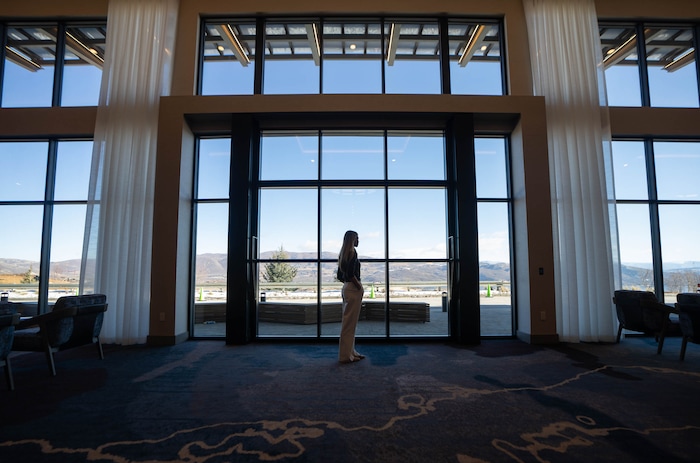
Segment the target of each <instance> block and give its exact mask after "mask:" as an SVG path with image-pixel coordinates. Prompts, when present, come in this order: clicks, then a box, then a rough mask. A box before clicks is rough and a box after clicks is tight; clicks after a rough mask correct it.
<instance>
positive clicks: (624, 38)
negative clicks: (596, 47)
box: [600, 25, 642, 106]
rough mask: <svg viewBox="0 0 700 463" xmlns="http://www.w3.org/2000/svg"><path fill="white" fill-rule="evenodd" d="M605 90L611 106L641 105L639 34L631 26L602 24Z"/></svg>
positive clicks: (601, 39) (601, 38) (601, 40)
mask: <svg viewBox="0 0 700 463" xmlns="http://www.w3.org/2000/svg"><path fill="white" fill-rule="evenodd" d="M600 42H601V45H602V48H603V50H602V51H603V68H604V69H605V87H606V92H607V97H608V105H610V106H641V104H642V92H641V90H640V86H639V62H638V59H637V58H638V56H637V33H636V29H635V28H634V27H632V26H620V25H601V26H600Z"/></svg>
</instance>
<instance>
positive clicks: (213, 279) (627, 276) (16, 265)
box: [0, 251, 700, 287]
mask: <svg viewBox="0 0 700 463" xmlns="http://www.w3.org/2000/svg"><path fill="white" fill-rule="evenodd" d="M287 254H288V256H289V259H290V260H296V261H299V260H301V261H303V260H311V261H313V260H314V259H315V258H316V255H315V253H297V252H287ZM321 258H322V259H323V260H327V261H329V262H328V263H327V264H325V265H323V266H322V268H323V270H322V271H323V272H324V274H326V273H327V274H328V275H333V273H334V272H335V265H334V264H333V262H334V261H335V259H337V254H335V253H323V254H322V255H321ZM260 259H261V260H263V261H264V260H271V259H273V252H272V251H269V252H264V253H261V255H260ZM360 260H361V261H368V260H369V258H368V257H366V256H360ZM80 262H81V261H80V259H71V260H65V261H60V262H53V263H52V264H51V273H52V282H76V281H78V279H79V277H80ZM226 262H227V256H226V254H200V255H198V256H197V262H196V272H197V284H217V283H223V282H225V281H226ZM263 266H264V263H261V265H260V269H261V272H262V269H263ZM294 266H295V267H296V269H297V275H296V278H295V281H296V282H299V283H315V282H316V270H317V269H316V264H315V263H314V262H296V263H294ZM665 267H666V269H667V272H666V273H667V274H670V273H673V272H679V271H685V272H691V273H693V272H694V273H696V274H698V275H700V262H697V261H694V262H683V263H666V264H665ZM446 268H447V267H446V263H445V262H395V263H392V264H391V265H390V274H391V278H392V279H394V280H396V281H413V282H421V281H444V280H445V279H446V275H447V270H446ZM38 269H39V262H37V261H30V260H22V259H2V258H0V282H1V281H4V282H6V283H13V282H16V281H10V280H11V277H13V276H14V277H19V276H20V275H25V274H26V273H27V272H28V271H29V272H30V273H31V274H33V275H36V274H37V273H38ZM325 276H326V275H324V277H325ZM652 277H653V276H652V272H651V265H649V264H644V263H635V264H631V265H623V266H622V281H623V285H624V286H626V287H630V286H635V285H639V284H640V282H645V281H651V279H652ZM510 278H511V275H510V265H509V264H508V263H505V262H480V263H479V279H480V280H481V281H505V282H508V281H510ZM665 278H666V277H665ZM362 279H363V281H367V282H372V281H384V279H385V278H384V267H383V265H381V264H376V265H375V264H373V263H371V262H364V263H363V266H362Z"/></svg>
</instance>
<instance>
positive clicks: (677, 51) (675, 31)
mask: <svg viewBox="0 0 700 463" xmlns="http://www.w3.org/2000/svg"><path fill="white" fill-rule="evenodd" d="M645 34H646V51H647V72H648V74H649V97H650V99H651V106H657V107H684V108H686V107H687V108H697V107H698V75H697V71H696V68H695V48H694V47H693V30H692V29H691V28H683V27H670V28H655V27H650V28H648V29H646V30H645Z"/></svg>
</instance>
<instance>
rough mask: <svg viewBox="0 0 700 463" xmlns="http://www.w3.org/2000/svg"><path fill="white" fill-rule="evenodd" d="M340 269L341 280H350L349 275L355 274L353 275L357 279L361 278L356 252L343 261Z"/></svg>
mask: <svg viewBox="0 0 700 463" xmlns="http://www.w3.org/2000/svg"><path fill="white" fill-rule="evenodd" d="M341 270H342V271H343V277H344V278H343V281H352V278H351V277H350V275H355V277H356V278H357V279H358V280H361V278H360V260H359V259H358V258H357V254H355V256H354V257H353V258H352V260H348V261H345V262H343V267H342V268H341Z"/></svg>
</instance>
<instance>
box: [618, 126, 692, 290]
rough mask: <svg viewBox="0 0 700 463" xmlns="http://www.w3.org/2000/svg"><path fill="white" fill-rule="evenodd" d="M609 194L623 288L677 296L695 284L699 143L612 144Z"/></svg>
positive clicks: (653, 141) (625, 142) (624, 142)
mask: <svg viewBox="0 0 700 463" xmlns="http://www.w3.org/2000/svg"><path fill="white" fill-rule="evenodd" d="M613 166H614V175H615V195H616V198H617V215H618V228H619V239H620V257H621V263H622V268H623V272H622V285H623V288H627V289H642V290H649V291H656V292H657V294H660V293H661V292H663V294H664V299H665V300H666V301H667V302H670V303H673V302H675V300H676V294H677V293H679V292H688V291H695V290H696V288H697V285H698V284H700V244H699V243H698V241H697V239H696V236H695V235H696V234H697V233H695V232H696V230H698V227H700V189H699V188H698V183H697V180H696V179H697V178H698V176H699V175H700V142H694V141H670V140H668V141H667V140H658V139H656V140H653V139H647V140H618V141H614V142H613Z"/></svg>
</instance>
